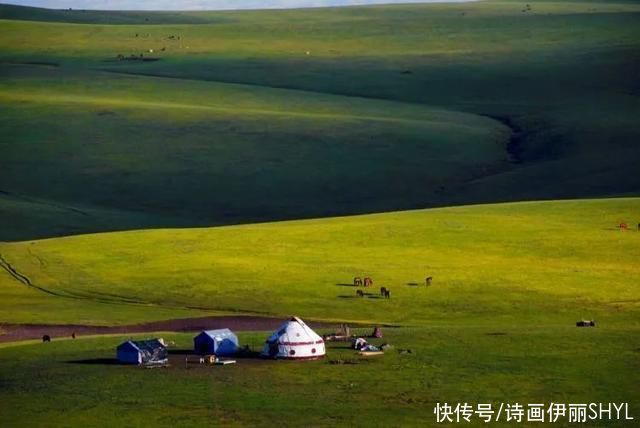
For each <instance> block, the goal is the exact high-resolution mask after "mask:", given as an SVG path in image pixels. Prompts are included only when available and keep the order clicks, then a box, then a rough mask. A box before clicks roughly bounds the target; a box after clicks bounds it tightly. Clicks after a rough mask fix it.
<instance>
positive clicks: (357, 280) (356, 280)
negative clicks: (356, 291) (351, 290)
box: [353, 276, 362, 287]
mask: <svg viewBox="0 0 640 428" xmlns="http://www.w3.org/2000/svg"><path fill="white" fill-rule="evenodd" d="M353 285H354V287H357V286H359V285H362V278H360V277H359V276H356V277H355V278H353Z"/></svg>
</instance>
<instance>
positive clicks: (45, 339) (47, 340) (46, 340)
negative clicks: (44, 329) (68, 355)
mask: <svg viewBox="0 0 640 428" xmlns="http://www.w3.org/2000/svg"><path fill="white" fill-rule="evenodd" d="M45 342H51V336H49V335H48V334H45V335H44V336H42V343H45Z"/></svg>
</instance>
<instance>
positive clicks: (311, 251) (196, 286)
mask: <svg viewBox="0 0 640 428" xmlns="http://www.w3.org/2000/svg"><path fill="white" fill-rule="evenodd" d="M621 220H627V221H629V222H632V221H640V200H638V199H611V200H591V201H587V200H584V201H568V202H539V203H519V204H504V205H487V206H474V207H458V208H447V209H434V210H426V211H411V212H404V213H390V214H378V215H370V216H357V217H347V218H332V219H325V220H309V221H297V222H283V223H270V224H260V225H246V226H234V227H222V228H209V229H179V230H150V231H133V232H121V233H108V234H97V235H83V236H76V237H68V238H58V239H50V240H42V241H34V242H24V243H14V244H2V246H1V247H0V253H1V254H2V255H3V257H4V258H5V260H6V261H7V262H9V263H10V264H11V265H12V266H13V267H14V268H15V269H16V270H17V271H19V272H21V273H22V274H24V275H25V276H26V277H28V278H29V279H30V281H31V282H32V283H33V285H36V286H38V287H41V288H44V289H46V290H47V291H49V292H53V293H55V294H58V295H61V296H68V297H72V298H68V305H69V307H70V308H72V307H76V305H82V304H83V301H85V300H86V301H87V302H88V303H91V304H92V305H94V303H93V302H94V300H95V299H101V300H102V301H105V300H109V301H111V302H112V303H113V304H121V305H122V306H123V307H125V308H128V309H121V310H122V311H126V310H130V311H131V312H132V313H136V317H137V318H140V317H146V316H149V317H153V314H152V310H150V309H149V308H148V307H146V306H145V308H146V309H145V310H144V311H141V310H140V308H141V307H142V306H140V305H150V304H152V305H155V306H153V307H158V308H165V309H170V308H171V307H198V308H202V309H205V310H206V309H208V310H223V311H224V310H235V311H239V312H246V313H260V314H278V315H286V314H291V313H296V314H300V315H303V316H306V317H313V318H323V319H347V320H361V321H375V322H394V323H408V324H424V323H448V322H455V323H483V324H484V323H487V324H492V323H499V324H502V325H505V323H506V324H511V323H521V322H533V323H540V324H545V323H558V322H561V323H570V322H574V321H575V320H576V319H579V318H581V317H588V318H593V317H595V318H597V319H599V320H602V321H605V320H606V322H607V323H610V324H616V323H626V322H631V323H634V324H637V323H638V320H639V318H638V311H639V310H640V306H639V303H640V290H638V285H637V278H638V275H639V274H640V272H639V267H638V264H637V263H636V260H637V259H638V256H640V245H639V244H640V232H637V231H635V230H629V231H626V232H621V231H619V230H618V229H617V227H616V226H617V224H618V223H619V222H620V221H621ZM367 275H368V276H371V277H372V278H373V279H374V281H375V287H373V288H370V289H368V290H366V291H368V292H370V293H372V294H371V296H368V297H365V298H357V297H356V293H355V291H356V289H355V288H354V287H352V286H349V284H350V283H351V281H352V279H353V277H354V276H367ZM426 276H433V278H434V280H433V285H432V286H431V287H429V288H427V287H426V286H424V278H425V277H426ZM380 286H386V287H388V288H390V289H391V299H389V300H385V299H381V298H377V297H378V295H379V291H378V290H379V287H380ZM56 299H58V300H56V302H58V303H59V302H61V301H62V300H60V299H65V297H56ZM130 303H137V304H138V305H136V304H130ZM1 304H2V311H1V313H2V317H3V320H13V321H43V320H45V319H48V318H46V317H43V316H41V315H39V314H40V313H49V312H48V311H47V302H46V301H45V300H43V301H42V302H40V303H38V305H34V307H33V313H32V314H28V313H27V312H25V311H17V310H16V309H15V308H14V306H13V303H12V300H11V299H3V300H2V303H1ZM40 305H41V306H40ZM95 307H96V312H94V314H93V319H94V321H96V322H110V321H114V320H116V321H119V320H120V319H121V318H120V317H121V315H120V317H115V316H114V315H113V314H112V312H111V310H110V307H111V306H110V305H106V304H105V305H104V309H103V310H102V311H98V310H97V308H99V307H100V306H99V305H97V306H95ZM153 307H151V309H153ZM47 316H48V315H47ZM69 321H74V319H73V317H70V318H69Z"/></svg>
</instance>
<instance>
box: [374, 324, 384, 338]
mask: <svg viewBox="0 0 640 428" xmlns="http://www.w3.org/2000/svg"><path fill="white" fill-rule="evenodd" d="M371 337H375V338H377V339H379V338H381V337H382V329H381V328H380V327H378V326H375V327H374V328H373V333H371Z"/></svg>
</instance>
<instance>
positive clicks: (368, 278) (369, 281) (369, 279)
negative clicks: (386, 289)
mask: <svg viewBox="0 0 640 428" xmlns="http://www.w3.org/2000/svg"><path fill="white" fill-rule="evenodd" d="M370 285H373V279H371V278H370V277H366V278H365V279H364V286H365V287H369V286H370Z"/></svg>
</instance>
